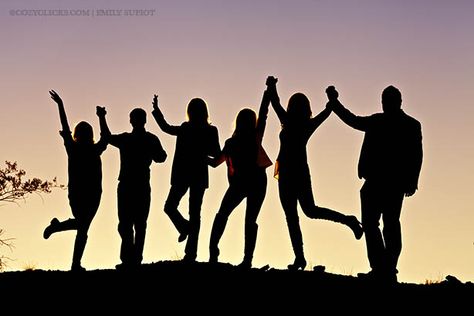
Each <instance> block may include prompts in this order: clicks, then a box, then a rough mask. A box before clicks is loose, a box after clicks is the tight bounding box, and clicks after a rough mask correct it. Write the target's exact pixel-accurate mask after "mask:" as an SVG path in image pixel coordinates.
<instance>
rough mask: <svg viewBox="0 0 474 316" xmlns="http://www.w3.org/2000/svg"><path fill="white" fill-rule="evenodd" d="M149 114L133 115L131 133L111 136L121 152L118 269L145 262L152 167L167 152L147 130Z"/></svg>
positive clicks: (131, 116) (141, 110) (140, 112)
mask: <svg viewBox="0 0 474 316" xmlns="http://www.w3.org/2000/svg"><path fill="white" fill-rule="evenodd" d="M145 123H146V112H145V110H143V109H141V108H135V109H133V110H132V111H131V112H130V124H131V125H132V127H133V129H132V132H131V133H122V134H117V135H111V136H110V141H109V143H110V144H111V145H113V146H115V147H117V148H118V149H119V150H120V175H119V184H118V189H117V202H118V217H119V224H118V231H119V234H120V237H121V238H122V244H121V247H120V259H121V261H122V263H121V264H118V265H117V266H116V267H117V268H118V269H130V268H134V267H137V266H139V265H140V264H141V262H142V260H143V247H144V244H145V234H146V226H147V219H148V213H149V211H150V200H151V197H150V165H151V163H152V162H153V161H154V162H157V163H159V162H164V161H165V160H166V152H165V151H164V150H163V147H162V146H161V143H160V140H159V139H158V137H157V136H155V135H153V134H152V133H150V132H148V131H146V130H145Z"/></svg>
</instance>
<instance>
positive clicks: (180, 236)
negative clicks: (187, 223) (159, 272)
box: [178, 232, 188, 242]
mask: <svg viewBox="0 0 474 316" xmlns="http://www.w3.org/2000/svg"><path fill="white" fill-rule="evenodd" d="M186 238H188V232H185V233H181V234H180V235H179V237H178V242H183V241H185V240H186Z"/></svg>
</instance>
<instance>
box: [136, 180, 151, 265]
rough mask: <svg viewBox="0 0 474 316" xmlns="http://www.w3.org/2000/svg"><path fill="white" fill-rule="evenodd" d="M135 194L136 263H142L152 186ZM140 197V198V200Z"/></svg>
mask: <svg viewBox="0 0 474 316" xmlns="http://www.w3.org/2000/svg"><path fill="white" fill-rule="evenodd" d="M135 196H136V197H137V203H136V206H135V211H136V213H135V216H134V224H135V243H134V264H136V265H140V264H141V263H142V260H143V247H144V246H145V235H146V227H147V220H148V214H149V213H150V199H151V197H150V187H144V188H142V189H141V190H137V192H136V194H135ZM138 198H139V200H138Z"/></svg>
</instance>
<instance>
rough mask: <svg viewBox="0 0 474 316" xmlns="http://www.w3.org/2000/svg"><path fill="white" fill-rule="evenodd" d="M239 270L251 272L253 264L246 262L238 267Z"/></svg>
mask: <svg viewBox="0 0 474 316" xmlns="http://www.w3.org/2000/svg"><path fill="white" fill-rule="evenodd" d="M237 268H239V269H242V270H250V269H252V263H251V262H249V261H245V260H244V261H242V262H241V263H240V264H239V265H238V266H237Z"/></svg>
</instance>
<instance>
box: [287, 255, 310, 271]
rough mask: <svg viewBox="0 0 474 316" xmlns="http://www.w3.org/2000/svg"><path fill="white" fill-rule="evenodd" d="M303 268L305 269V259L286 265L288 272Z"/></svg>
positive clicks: (297, 259) (298, 259)
mask: <svg viewBox="0 0 474 316" xmlns="http://www.w3.org/2000/svg"><path fill="white" fill-rule="evenodd" d="M304 268H306V260H305V258H296V259H295V262H293V263H292V264H289V265H288V270H290V271H297V270H304Z"/></svg>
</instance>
